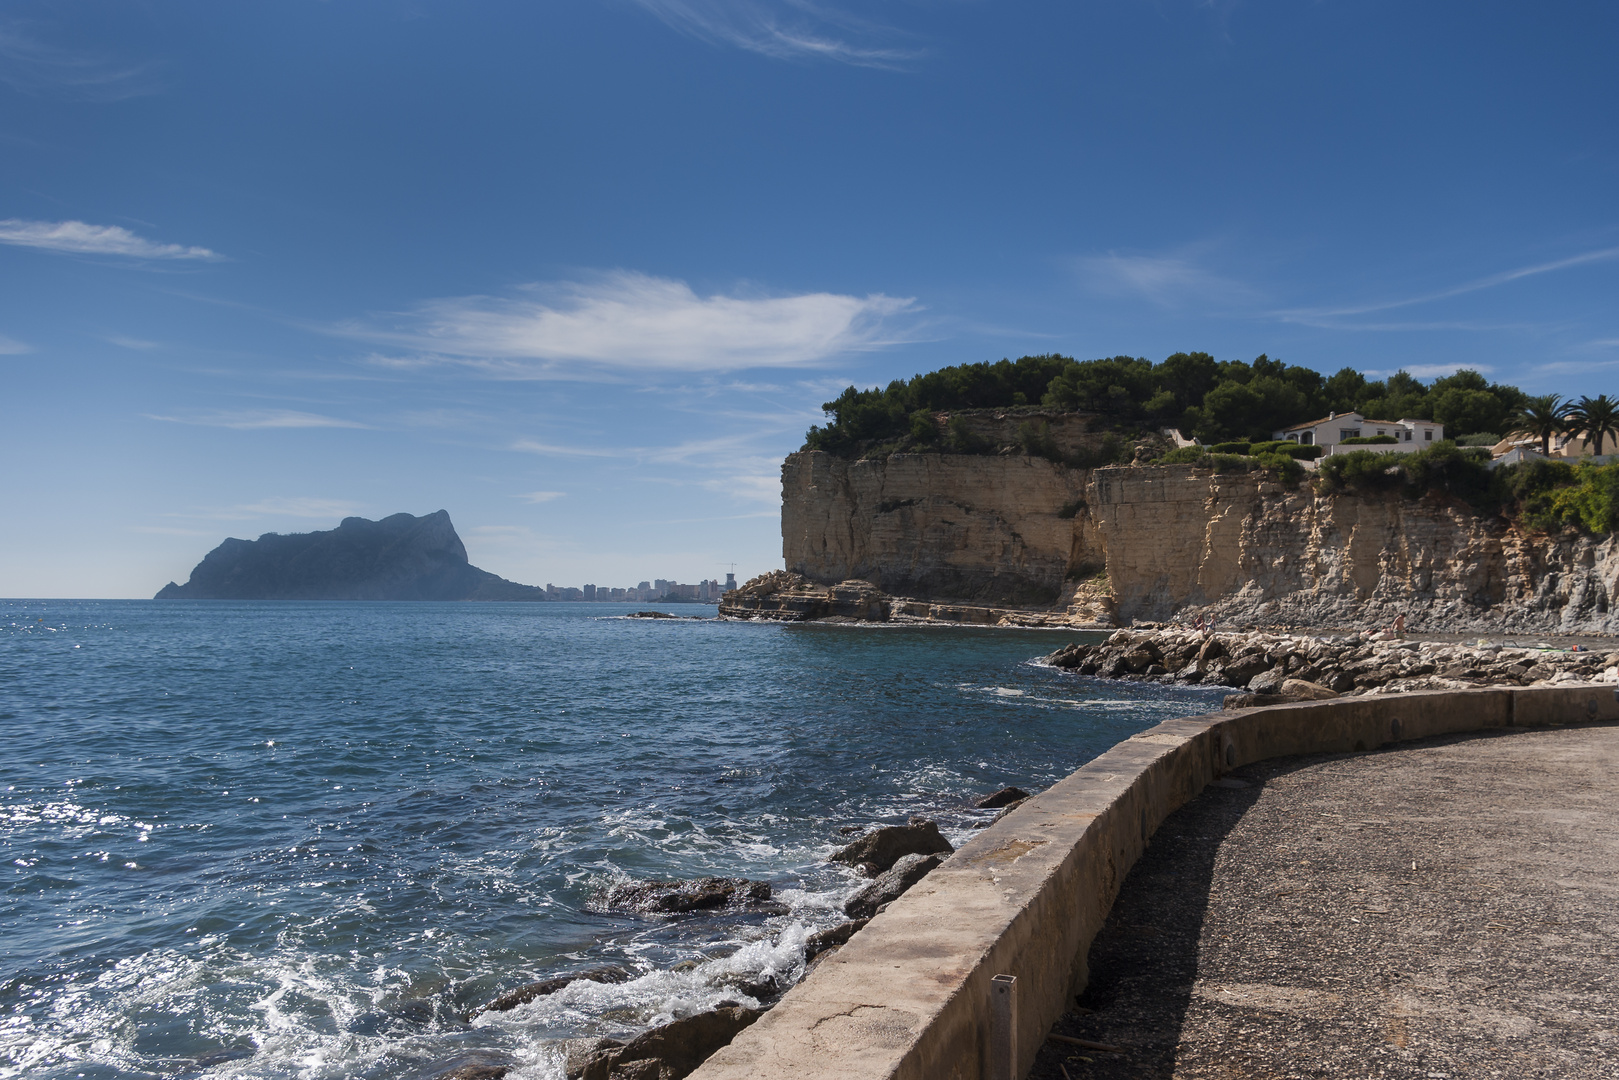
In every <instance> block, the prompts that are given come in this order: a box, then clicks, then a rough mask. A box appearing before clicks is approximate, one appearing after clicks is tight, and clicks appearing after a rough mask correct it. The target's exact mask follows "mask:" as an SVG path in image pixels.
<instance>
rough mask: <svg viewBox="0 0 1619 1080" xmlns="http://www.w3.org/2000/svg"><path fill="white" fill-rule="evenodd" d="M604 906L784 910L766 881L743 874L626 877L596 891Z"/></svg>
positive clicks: (676, 911) (675, 910)
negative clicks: (653, 878)
mask: <svg viewBox="0 0 1619 1080" xmlns="http://www.w3.org/2000/svg"><path fill="white" fill-rule="evenodd" d="M599 903H600V905H601V906H602V907H605V908H616V909H618V910H627V911H645V912H653V913H659V914H679V913H682V912H687V911H708V910H711V909H713V908H722V907H745V908H748V909H750V910H754V911H776V910H778V909H780V910H782V911H785V910H786V909H785V908H784V907H783V906H782V905H781V904H774V903H772V902H771V900H770V883H769V882H768V881H749V880H748V879H746V878H713V877H709V878H697V879H695V880H693V881H629V882H624V883H623V884H619V885H614V886H612V887H611V888H609V889H607V890H606V891H605V892H604V893H601V894H599Z"/></svg>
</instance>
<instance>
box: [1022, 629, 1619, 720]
mask: <svg viewBox="0 0 1619 1080" xmlns="http://www.w3.org/2000/svg"><path fill="white" fill-rule="evenodd" d="M1045 661H1046V662H1047V663H1049V664H1051V665H1052V666H1054V667H1059V668H1066V669H1069V670H1071V671H1076V672H1078V673H1079V674H1081V675H1093V676H1096V677H1099V678H1104V679H1145V680H1153V681H1157V682H1168V683H1186V684H1197V685H1203V686H1229V687H1232V688H1234V689H1240V690H1246V691H1248V694H1249V695H1251V696H1252V698H1251V700H1244V701H1241V702H1238V704H1265V703H1268V701H1282V700H1291V701H1298V700H1305V699H1310V698H1320V697H1331V696H1336V695H1344V696H1352V695H1359V694H1389V693H1400V692H1404V691H1410V690H1454V689H1462V688H1465V687H1469V686H1532V685H1535V684H1537V683H1549V684H1556V683H1563V682H1609V683H1619V650H1615V651H1597V650H1585V649H1579V650H1567V649H1554V648H1550V647H1542V646H1531V647H1522V646H1517V645H1511V644H1478V645H1465V644H1457V643H1449V642H1441V641H1408V640H1403V639H1400V638H1398V637H1394V636H1392V635H1388V634H1367V633H1354V634H1342V635H1327V636H1315V635H1304V634H1283V633H1264V632H1260V631H1250V632H1237V633H1204V632H1200V631H1196V630H1181V629H1167V630H1165V629H1161V630H1119V631H1117V632H1115V633H1114V634H1113V635H1112V636H1110V637H1109V638H1108V639H1107V640H1106V641H1104V642H1102V643H1101V644H1098V645H1068V646H1065V647H1064V648H1061V649H1058V650H1057V651H1056V652H1054V653H1052V654H1051V655H1050V656H1048V657H1046V658H1045ZM1227 701H1228V704H1232V702H1231V701H1230V699H1227Z"/></svg>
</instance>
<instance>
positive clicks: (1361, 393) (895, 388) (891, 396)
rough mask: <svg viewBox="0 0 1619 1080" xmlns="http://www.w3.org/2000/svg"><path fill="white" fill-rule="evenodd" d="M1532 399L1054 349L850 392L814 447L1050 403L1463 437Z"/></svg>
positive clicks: (1216, 438)
mask: <svg viewBox="0 0 1619 1080" xmlns="http://www.w3.org/2000/svg"><path fill="white" fill-rule="evenodd" d="M1531 403H1532V399H1530V398H1529V397H1528V396H1527V395H1525V394H1524V393H1523V392H1522V391H1521V390H1519V389H1518V388H1517V387H1514V386H1503V385H1500V384H1498V383H1492V382H1490V381H1488V380H1487V379H1485V378H1484V376H1482V375H1480V374H1479V373H1478V372H1476V371H1458V372H1457V373H1456V374H1454V375H1450V376H1447V377H1446V378H1443V379H1438V380H1436V381H1434V382H1433V383H1431V384H1427V385H1424V384H1423V383H1421V382H1419V381H1418V380H1417V379H1416V378H1415V377H1414V376H1411V375H1409V374H1407V373H1405V372H1403V371H1401V372H1396V373H1395V374H1393V375H1391V376H1389V377H1388V378H1387V379H1376V380H1371V379H1367V378H1366V377H1365V376H1364V375H1362V374H1361V373H1360V372H1358V371H1355V370H1354V369H1353V368H1344V369H1342V370H1341V371H1339V372H1338V373H1337V374H1335V375H1331V376H1323V375H1322V374H1321V373H1320V372H1317V371H1313V370H1311V369H1310V368H1306V367H1298V366H1295V365H1291V364H1286V363H1283V362H1282V361H1280V360H1272V359H1270V358H1269V357H1268V356H1259V357H1257V358H1256V359H1255V360H1254V361H1253V363H1247V362H1245V361H1241V360H1226V361H1219V360H1216V359H1215V358H1214V357H1212V356H1210V355H1209V354H1208V353H1201V352H1193V353H1176V354H1174V355H1173V356H1170V357H1167V358H1166V359H1164V360H1163V361H1162V362H1160V363H1156V364H1155V363H1153V362H1152V361H1150V360H1146V359H1144V358H1141V357H1130V356H1114V357H1109V358H1106V359H1101V360H1085V361H1078V360H1074V359H1073V358H1071V357H1067V356H1059V355H1056V354H1047V355H1042V356H1025V357H1022V358H1021V359H1018V360H1000V361H996V362H995V363H980V364H959V365H956V366H954V367H947V368H940V369H939V370H938V371H930V372H928V373H927V374H925V375H917V376H915V377H914V378H912V379H909V380H898V379H896V380H895V381H893V382H891V383H889V384H888V385H887V386H886V387H883V388H881V389H871V390H860V389H857V388H856V387H853V386H851V387H849V388H848V389H846V390H844V391H843V393H841V394H839V395H838V396H837V398H835V399H834V400H832V401H828V402H826V403H825V404H824V405H822V406H821V408H822V409H823V410H824V411H825V412H826V415H827V422H826V423H825V424H824V425H820V424H818V425H816V426H814V427H812V428H810V430H809V433H808V435H807V437H806V438H805V442H804V445H805V449H809V450H827V451H830V452H832V453H835V454H840V455H843V456H846V457H859V456H862V455H868V454H871V453H873V452H874V451H877V450H881V449H892V448H898V447H900V446H916V447H925V446H933V445H940V444H941V443H942V444H943V445H941V448H944V449H961V448H960V447H956V446H952V445H950V444H951V441H952V435H951V434H950V433H946V434H945V435H944V436H941V435H940V433H939V430H938V426H937V424H935V423H934V421H933V414H935V413H940V412H956V411H960V410H963V409H1010V408H1018V407H1020V406H1022V407H1035V406H1041V407H1045V408H1056V409H1065V410H1077V411H1082V412H1092V413H1097V414H1099V415H1100V416H1101V417H1103V418H1104V419H1105V420H1106V421H1107V422H1110V423H1112V424H1113V425H1114V426H1115V427H1116V428H1118V429H1119V430H1133V429H1140V428H1157V427H1175V428H1179V429H1180V430H1181V431H1182V432H1183V433H1185V434H1187V435H1189V436H1192V437H1193V438H1196V439H1198V440H1199V441H1201V442H1205V443H1226V442H1246V443H1252V442H1255V441H1261V440H1268V439H1269V438H1270V434H1271V432H1273V431H1277V430H1279V429H1281V428H1284V427H1288V426H1290V425H1292V424H1296V423H1299V422H1301V421H1303V420H1309V419H1312V418H1314V417H1318V416H1325V415H1327V413H1329V412H1350V411H1356V412H1359V413H1361V414H1362V415H1363V416H1370V417H1375V418H1378V419H1385V420H1398V419H1404V418H1411V419H1420V420H1437V421H1439V422H1440V423H1442V424H1444V425H1445V431H1446V434H1447V435H1450V436H1452V437H1460V436H1467V435H1476V434H1481V433H1487V432H1496V431H1503V430H1508V429H1509V428H1510V427H1511V421H1512V420H1513V419H1514V418H1516V417H1517V416H1518V415H1519V414H1520V413H1522V412H1523V411H1524V410H1525V409H1526V408H1529V407H1530V406H1531Z"/></svg>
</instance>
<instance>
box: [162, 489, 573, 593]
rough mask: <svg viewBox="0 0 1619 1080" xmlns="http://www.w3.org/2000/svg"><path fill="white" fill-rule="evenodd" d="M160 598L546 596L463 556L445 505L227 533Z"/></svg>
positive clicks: (164, 589)
mask: <svg viewBox="0 0 1619 1080" xmlns="http://www.w3.org/2000/svg"><path fill="white" fill-rule="evenodd" d="M156 599H158V600H543V599H545V590H544V589H539V588H535V587H534V586H532V585H518V584H517V583H515V582H511V581H507V580H506V579H505V578H501V577H496V576H495V575H494V574H491V573H489V572H488V571H486V570H480V569H478V568H477V567H476V566H473V565H472V564H471V563H469V562H468V561H467V549H466V547H465V545H463V544H462V543H461V537H460V536H458V535H456V532H455V526H454V525H452V524H451V523H450V515H449V514H448V513H447V512H446V511H443V510H440V511H438V512H437V513H433V514H424V515H423V516H422V517H414V516H412V515H410V514H394V515H393V516H392V517H386V518H383V519H382V520H381V521H368V520H366V519H365V518H358V517H351V518H344V519H343V522H342V523H341V524H340V525H338V527H337V528H335V529H332V530H329V531H327V532H312V533H293V534H289V535H285V536H283V535H280V534H277V533H266V534H265V535H263V536H261V537H259V538H258V539H257V540H237V539H235V538H234V537H233V538H230V539H227V540H226V541H225V542H224V543H222V544H220V545H219V546H218V547H216V548H214V550H212V551H210V552H209V553H208V554H207V556H205V557H204V558H203V560H202V562H200V563H198V564H197V566H196V569H194V570H192V571H191V579H190V580H189V581H187V582H186V583H185V584H184V585H176V584H175V583H174V582H172V581H171V582H169V583H168V585H166V586H164V587H163V589H162V591H160V592H159V593H158V594H157V597H156Z"/></svg>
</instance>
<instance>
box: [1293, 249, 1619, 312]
mask: <svg viewBox="0 0 1619 1080" xmlns="http://www.w3.org/2000/svg"><path fill="white" fill-rule="evenodd" d="M1615 259H1619V247H1607V248H1599V249H1597V250H1594V251H1586V252H1581V253H1579V254H1577V255H1570V256H1566V257H1564V258H1561V259H1552V260H1549V261H1546V262H1538V263H1531V264H1530V265H1528V266H1520V267H1516V268H1514V269H1511V270H1503V271H1501V272H1500V273H1497V274H1490V275H1488V276H1486V277H1481V278H1474V279H1472V280H1471V281H1465V282H1463V283H1461V284H1459V285H1452V286H1449V287H1447V288H1443V289H1436V290H1432V291H1429V292H1422V293H1418V294H1416V295H1415V296H1405V297H1398V298H1395V299H1392V300H1381V301H1376V302H1373V303H1365V304H1346V305H1340V306H1323V307H1308V308H1292V309H1288V310H1282V311H1277V312H1274V313H1273V314H1274V315H1275V316H1276V317H1277V318H1279V319H1280V320H1281V321H1283V322H1291V323H1299V324H1302V325H1304V326H1315V327H1322V328H1325V329H1332V330H1410V329H1441V330H1451V329H1472V330H1498V329H1522V328H1523V327H1522V326H1510V327H1503V326H1501V325H1499V324H1489V323H1485V324H1478V323H1468V324H1465V325H1464V324H1458V323H1455V322H1440V323H1416V324H1413V323H1367V322H1357V321H1356V319H1357V317H1359V316H1362V315H1374V314H1377V313H1379V312H1384V311H1394V310H1396V309H1399V308H1406V307H1413V306H1416V305H1419V304H1431V303H1434V302H1436V301H1440V300H1449V299H1452V298H1454V297H1458V296H1466V295H1467V294H1469V293H1476V292H1482V291H1483V290H1485V289H1494V288H1497V287H1499V286H1502V285H1507V284H1510V283H1511V282H1514V281H1521V280H1523V279H1524V278H1531V277H1538V276H1540V275H1541V274H1551V273H1555V272H1557V271H1559V270H1569V269H1572V268H1574V267H1577V266H1589V265H1591V264H1594V263H1603V262H1611V261H1613V260H1615Z"/></svg>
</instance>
